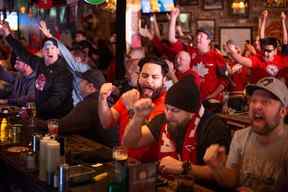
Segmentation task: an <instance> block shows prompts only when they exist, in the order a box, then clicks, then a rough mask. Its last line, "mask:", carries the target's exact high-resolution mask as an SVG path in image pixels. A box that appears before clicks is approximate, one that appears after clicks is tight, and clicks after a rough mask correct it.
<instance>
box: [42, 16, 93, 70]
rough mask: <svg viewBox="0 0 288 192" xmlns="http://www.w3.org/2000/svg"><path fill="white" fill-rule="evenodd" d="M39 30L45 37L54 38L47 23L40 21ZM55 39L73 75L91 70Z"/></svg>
mask: <svg viewBox="0 0 288 192" xmlns="http://www.w3.org/2000/svg"><path fill="white" fill-rule="evenodd" d="M39 29H40V31H41V32H42V33H43V34H44V36H45V37H47V38H54V37H53V35H52V34H51V33H50V31H49V29H48V28H47V25H46V23H45V21H40V25H39ZM54 39H55V40H56V41H57V43H58V48H59V50H60V53H61V55H62V56H63V58H64V59H65V61H66V62H67V64H68V67H69V69H70V71H71V72H72V73H74V72H75V71H78V72H84V71H87V70H88V69H89V66H88V65H86V64H81V63H78V62H77V61H76V60H75V58H74V56H73V55H72V54H71V52H70V51H69V49H67V48H66V46H65V45H64V44H63V43H62V42H61V41H59V40H58V39H56V38H54Z"/></svg>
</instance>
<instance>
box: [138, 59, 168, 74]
mask: <svg viewBox="0 0 288 192" xmlns="http://www.w3.org/2000/svg"><path fill="white" fill-rule="evenodd" d="M146 63H153V64H156V65H160V67H161V72H162V75H163V76H166V75H167V73H168V71H169V67H168V64H167V63H166V61H165V60H163V59H162V58H160V57H156V56H147V57H144V58H143V59H141V60H140V61H139V63H138V65H139V68H140V71H142V68H143V66H144V65H145V64H146Z"/></svg>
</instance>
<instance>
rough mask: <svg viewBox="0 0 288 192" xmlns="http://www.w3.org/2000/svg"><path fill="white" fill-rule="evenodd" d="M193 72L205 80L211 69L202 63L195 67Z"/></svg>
mask: <svg viewBox="0 0 288 192" xmlns="http://www.w3.org/2000/svg"><path fill="white" fill-rule="evenodd" d="M193 70H194V71H195V72H197V73H198V74H199V76H200V77H201V78H205V76H206V75H207V74H208V72H209V69H208V68H207V67H206V66H205V65H204V64H203V63H202V62H200V63H197V64H196V65H194V66H193Z"/></svg>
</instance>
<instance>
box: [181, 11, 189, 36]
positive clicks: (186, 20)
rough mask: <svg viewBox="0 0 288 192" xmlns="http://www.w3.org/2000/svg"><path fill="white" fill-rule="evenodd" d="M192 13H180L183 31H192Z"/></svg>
mask: <svg viewBox="0 0 288 192" xmlns="http://www.w3.org/2000/svg"><path fill="white" fill-rule="evenodd" d="M190 22H191V15H190V13H180V15H179V23H180V25H181V28H182V31H183V32H184V33H185V32H191V25H190V24H191V23H190Z"/></svg>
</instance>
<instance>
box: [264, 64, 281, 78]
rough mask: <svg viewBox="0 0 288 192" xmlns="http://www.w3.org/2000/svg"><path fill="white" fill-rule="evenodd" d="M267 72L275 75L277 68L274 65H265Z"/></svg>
mask: <svg viewBox="0 0 288 192" xmlns="http://www.w3.org/2000/svg"><path fill="white" fill-rule="evenodd" d="M266 71H267V73H269V74H270V75H271V76H273V77H274V76H276V75H277V74H278V72H279V68H278V67H277V66H276V65H267V67H266Z"/></svg>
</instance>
